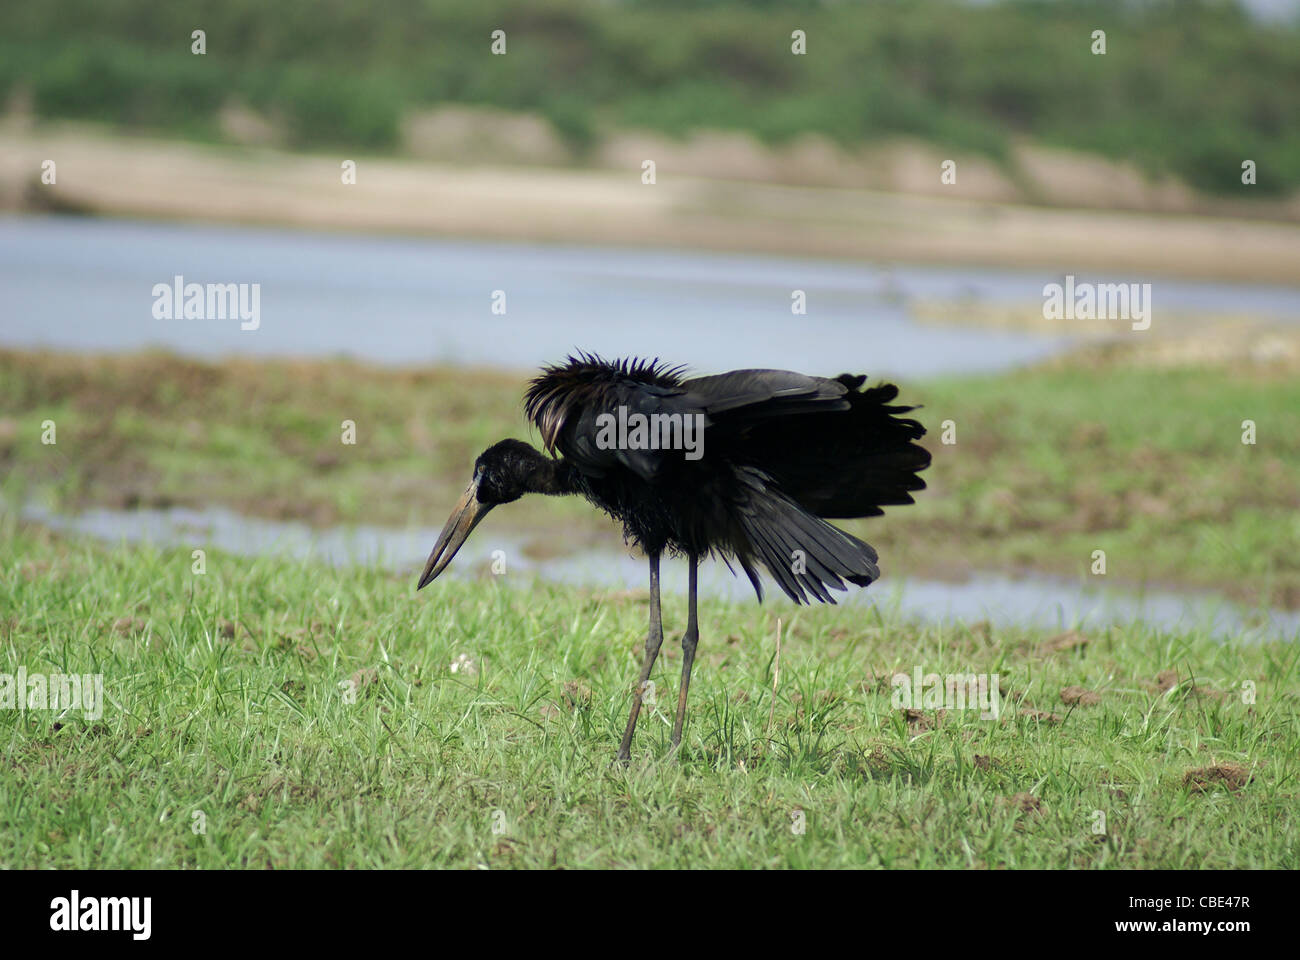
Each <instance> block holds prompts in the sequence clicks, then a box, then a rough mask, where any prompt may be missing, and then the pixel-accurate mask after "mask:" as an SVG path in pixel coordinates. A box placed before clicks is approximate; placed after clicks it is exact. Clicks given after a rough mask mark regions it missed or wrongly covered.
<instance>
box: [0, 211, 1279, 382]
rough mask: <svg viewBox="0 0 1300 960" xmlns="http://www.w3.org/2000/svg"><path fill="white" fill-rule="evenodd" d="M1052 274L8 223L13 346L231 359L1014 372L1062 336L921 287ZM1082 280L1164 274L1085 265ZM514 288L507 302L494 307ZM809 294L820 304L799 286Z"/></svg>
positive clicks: (979, 295)
mask: <svg viewBox="0 0 1300 960" xmlns="http://www.w3.org/2000/svg"><path fill="white" fill-rule="evenodd" d="M177 275H180V276H183V277H184V278H185V280H186V281H187V282H196V283H258V284H260V285H261V286H260V295H261V321H262V322H261V327H260V328H259V329H258V330H256V331H248V332H245V331H241V330H240V329H239V326H240V325H239V322H238V321H237V320H234V321H223V320H160V319H155V318H154V316H153V314H152V307H153V296H152V293H151V291H152V288H153V286H154V284H158V283H164V284H170V283H172V278H173V277H175V276H177ZM1060 279H1061V278H1060V277H1059V276H1054V275H1050V274H1047V273H1044V272H1025V271H1013V270H993V269H977V268H965V267H953V268H949V267H932V266H926V267H919V266H906V265H893V266H884V265H876V264H860V263H851V262H837V261H827V260H812V259H804V260H800V259H788V258H780V257H768V256H758V255H739V254H720V253H705V252H698V251H687V252H683V251H668V250H625V249H597V248H587V247H571V246H537V245H527V244H506V243H484V242H477V241H464V240H433V239H423V238H412V237H375V236H363V235H348V234H312V233H306V232H301V231H294V230H277V229H270V228H251V227H230V226H211V225H185V224H161V223H143V222H131V221H103V220H88V219H79V218H71V217H68V218H64V217H48V218H22V217H0V293H2V294H3V296H2V298H0V299H2V301H3V312H4V322H3V325H2V326H0V346H10V347H35V346H48V347H52V348H55V349H62V350H92V351H104V350H111V351H130V350H139V349H141V348H144V347H149V346H162V347H166V348H168V349H170V350H173V351H175V352H178V353H182V354H190V355H195V356H201V357H217V356H222V355H225V354H235V353H237V354H244V355H251V356H268V355H299V356H312V357H320V356H329V355H334V354H349V355H352V356H355V357H359V358H362V359H365V360H370V361H374V362H379V363H399V364H423V363H431V362H440V363H464V364H476V365H488V366H496V367H506V368H513V369H527V368H532V367H536V366H538V365H540V364H542V363H545V362H552V361H555V360H557V359H561V358H563V357H564V356H565V355H566V354H568V353H569V352H571V351H572V350H573V349H575V348H582V349H585V350H590V351H595V352H598V353H603V354H606V355H608V356H623V355H629V354H635V355H640V356H658V357H662V358H664V359H667V360H671V361H673V362H683V363H689V364H690V365H691V367H692V369H694V370H695V371H697V372H700V373H708V372H717V371H721V370H730V369H735V368H739V367H778V368H785V369H794V370H804V371H807V372H809V373H820V374H827V375H833V374H836V373H841V372H844V371H845V370H846V369H852V370H853V371H856V372H862V373H867V374H870V375H871V376H873V377H874V376H880V375H884V374H891V375H895V376H912V377H915V376H925V375H930V374H937V373H951V372H961V371H990V370H997V369H1004V368H1007V367H1011V366H1016V365H1019V364H1024V363H1027V362H1031V361H1034V360H1038V359H1041V358H1043V357H1045V356H1047V355H1049V354H1051V353H1054V352H1057V351H1059V350H1061V349H1062V348H1064V347H1065V346H1067V345H1068V344H1069V343H1070V340H1069V339H1068V338H1066V337H1062V336H1058V335H1054V334H1047V333H1030V332H1024V331H1013V330H981V329H973V328H969V327H961V326H958V327H935V326H929V325H925V324H918V323H915V322H913V321H912V320H911V319H910V317H909V315H908V303H909V301H911V300H915V299H932V300H933V299H937V300H945V301H946V300H954V301H969V302H972V303H980V302H994V303H1001V302H1006V303H1012V304H1025V303H1037V302H1041V300H1042V289H1043V285H1044V284H1045V283H1049V282H1059V281H1060ZM1078 280H1080V281H1083V280H1093V281H1107V282H1121V281H1123V282H1127V281H1132V280H1142V281H1146V282H1150V281H1152V280H1153V278H1152V277H1128V276H1118V275H1107V276H1091V275H1087V276H1085V275H1083V274H1080V275H1079V277H1078ZM497 290H500V291H503V292H504V294H505V297H506V300H505V305H506V313H505V314H504V315H498V314H494V313H493V312H492V310H491V305H492V297H493V292H494V291H497ZM795 290H802V291H804V292H805V294H806V296H807V313H806V315H802V316H796V315H793V314H792V313H791V294H792V292H793V291H795ZM1154 298H1155V301H1156V308H1157V309H1171V310H1172V309H1178V308H1196V309H1198V310H1224V311H1229V312H1233V313H1250V314H1259V315H1264V316H1276V317H1280V318H1289V319H1300V291H1296V290H1294V289H1290V288H1284V287H1270V286H1263V285H1249V286H1248V285H1234V284H1210V283H1195V282H1191V281H1187V280H1181V279H1160V280H1159V281H1158V282H1157V283H1156V284H1155V292H1154Z"/></svg>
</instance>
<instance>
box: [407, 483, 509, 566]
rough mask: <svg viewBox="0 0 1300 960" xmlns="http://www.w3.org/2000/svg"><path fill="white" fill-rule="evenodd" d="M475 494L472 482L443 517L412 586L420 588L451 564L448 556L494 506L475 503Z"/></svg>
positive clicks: (475, 486) (476, 487)
mask: <svg viewBox="0 0 1300 960" xmlns="http://www.w3.org/2000/svg"><path fill="white" fill-rule="evenodd" d="M477 494H478V482H477V481H474V482H472V483H470V485H469V487H468V488H466V490H465V492H464V493H463V494H462V495H461V498H460V502H459V503H457V504H456V508H455V509H454V510H452V512H451V516H450V517H448V518H447V525H446V526H445V527H443V528H442V533H441V534H439V535H438V542H437V543H435V544H434V545H433V552H432V553H431V554H429V562H428V563H426V564H425V565H424V573H423V574H422V575H421V576H420V582H419V584H418V585H417V586H416V588H415V589H417V590H422V589H424V587H425V586H426V585H428V584H430V583H432V582H433V581H434V580H435V579H436V578H437V576H438V574H440V573H442V571H444V570H446V569H447V564H449V563H451V558H452V557H454V556H456V551H457V550H459V549H460V548H461V546H462V545H463V544H464V543H465V541H466V540H468V539H469V535H470V534H471V533H472V532H473V531H474V528H475V527H477V526H478V523H479V521H480V520H482V519H483V518H484V517H486V516H487V514H488V511H489V510H491V509H492V508H493V507H494V506H496V504H493V503H479V501H478V496H477Z"/></svg>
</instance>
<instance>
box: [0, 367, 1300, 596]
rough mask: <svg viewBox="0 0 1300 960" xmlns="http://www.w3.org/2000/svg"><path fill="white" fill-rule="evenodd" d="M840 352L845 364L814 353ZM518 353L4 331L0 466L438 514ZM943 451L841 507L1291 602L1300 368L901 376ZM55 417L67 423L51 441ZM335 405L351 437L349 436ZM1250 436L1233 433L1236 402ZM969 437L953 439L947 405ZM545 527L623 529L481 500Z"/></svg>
mask: <svg viewBox="0 0 1300 960" xmlns="http://www.w3.org/2000/svg"><path fill="white" fill-rule="evenodd" d="M823 372H826V373H834V372H836V371H823ZM527 376H528V374H517V375H513V374H502V373H482V372H473V371H469V372H466V371H457V370H452V369H432V370H419V371H393V370H387V369H382V368H374V367H366V366H363V365H359V364H352V363H346V362H341V361H321V362H301V363H297V362H284V361H268V362H247V361H241V362H229V363H224V364H210V363H202V362H198V361H192V360H185V359H180V358H176V357H170V356H166V355H160V354H145V355H140V356H127V357H118V356H112V357H98V356H97V357H76V356H61V355H42V354H29V353H20V352H4V351H0V472H3V473H4V474H5V476H6V480H5V483H4V490H5V491H6V492H7V493H8V495H9V497H10V499H11V500H21V499H23V498H27V497H40V498H44V499H48V500H51V501H53V503H54V504H55V505H57V506H60V507H64V508H76V507H80V506H88V505H107V506H119V507H130V506H136V505H141V506H166V505H168V504H185V505H191V506H203V505H207V504H211V503H217V504H222V505H225V506H229V507H232V508H234V509H237V510H240V511H243V512H246V513H254V514H259V515H263V516H270V517H274V518H281V519H303V520H308V521H311V522H315V523H322V524H325V523H336V522H365V523H377V524H405V523H418V524H421V525H425V526H428V525H438V524H441V522H442V521H443V519H444V518H445V516H446V511H447V510H448V508H449V507H450V505H451V503H452V501H453V499H454V497H455V496H456V494H457V493H459V491H460V490H461V489H463V487H464V484H465V482H466V480H467V478H468V476H469V471H470V468H471V465H472V463H473V461H474V457H475V456H477V455H478V453H479V452H481V451H482V450H483V449H485V448H486V447H487V446H489V445H490V444H491V443H493V442H495V441H496V440H499V439H501V438H503V437H508V436H514V437H520V438H524V439H529V438H532V439H533V440H534V442H536V438H535V435H534V434H533V432H532V431H530V429H529V427H528V425H527V423H526V422H525V420H524V417H523V414H522V411H521V409H520V405H519V397H520V396H521V394H522V392H523V387H524V383H525V381H526V379H527ZM903 397H904V398H905V399H907V400H909V401H913V402H920V403H923V404H924V409H923V410H921V411H920V412H919V416H920V417H921V419H922V421H923V422H924V423H925V424H926V426H927V427H928V428H929V430H930V433H929V436H928V437H927V438H926V441H925V442H926V445H927V446H928V448H929V449H930V450H931V451H932V452H933V454H934V458H935V460H934V465H933V467H932V468H931V469H930V470H929V471H927V473H926V474H925V476H926V480H927V482H928V484H929V489H928V490H926V491H924V492H923V493H921V494H920V495H919V497H918V500H917V503H916V505H915V506H909V507H906V508H898V509H891V510H889V511H888V513H887V514H886V516H885V518H884V519H874V520H868V521H865V522H853V523H847V524H845V526H847V527H848V528H849V529H851V530H853V531H854V532H856V533H858V534H860V535H862V536H864V537H866V538H867V539H868V540H869V541H870V542H871V543H872V544H874V545H875V546H876V547H877V548H878V549H879V550H880V552H881V554H882V556H883V558H884V563H885V569H886V572H887V573H894V574H896V573H899V572H908V573H911V574H913V575H920V574H947V573H953V574H963V573H965V572H968V571H971V570H990V569H1003V570H1013V571H1014V570H1019V569H1024V568H1032V569H1036V570H1040V571H1050V572H1055V573H1059V574H1062V575H1067V576H1075V575H1083V576H1088V575H1090V574H1089V571H1090V569H1091V564H1092V555H1093V551H1095V550H1104V551H1105V552H1106V561H1107V574H1106V576H1107V577H1108V578H1109V579H1108V580H1107V581H1105V582H1114V581H1124V582H1128V583H1138V582H1144V581H1154V582H1160V583H1169V584H1181V585H1184V586H1193V587H1212V588H1214V589H1216V590H1220V591H1227V592H1229V593H1231V594H1232V595H1233V596H1234V597H1236V598H1238V599H1240V600H1243V601H1246V602H1250V603H1260V602H1262V603H1271V604H1275V605H1282V606H1289V607H1300V558H1298V557H1297V555H1296V552H1295V549H1294V546H1295V544H1296V543H1297V542H1300V487H1298V486H1297V484H1296V482H1295V478H1296V477H1297V476H1300V379H1298V378H1297V377H1296V376H1295V371H1269V370H1267V369H1250V370H1233V369H1210V368H1206V369H1154V368H1143V367H1140V366H1134V365H1129V364H1125V363H1119V362H1116V363H1099V364H1087V363H1082V362H1081V363H1066V364H1059V365H1052V366H1044V367H1040V368H1036V369H1031V370H1021V371H1012V372H1005V373H1000V374H998V375H996V376H967V377H960V378H950V379H942V380H936V381H927V382H905V383H904V384H903ZM46 419H52V420H54V421H55V423H56V425H57V429H58V434H57V436H58V443H57V444H55V445H53V446H50V445H44V444H42V443H41V423H42V422H43V421H45V420H46ZM345 419H350V420H353V421H355V423H356V425H357V443H356V445H355V446H349V445H345V444H343V443H341V442H340V438H341V424H342V422H343V421H344V420H345ZM1245 419H1251V420H1254V421H1255V422H1256V425H1257V431H1258V435H1257V443H1256V444H1255V445H1253V446H1251V445H1244V444H1242V443H1241V422H1242V421H1243V420H1245ZM948 420H952V421H953V422H954V423H955V425H956V438H955V439H956V442H955V443H954V444H952V445H946V444H944V443H943V442H942V439H943V436H942V433H943V424H944V422H945V421H948ZM489 523H491V524H494V525H502V527H504V526H510V527H512V528H514V529H515V530H516V531H517V532H519V533H520V534H522V535H523V538H524V540H525V541H530V540H531V542H532V544H533V547H534V548H535V549H554V548H553V547H550V546H547V544H548V543H550V542H552V541H553V540H554V537H553V536H552V535H553V534H555V533H557V532H561V531H562V532H563V533H564V534H565V538H566V539H568V540H571V541H573V542H576V543H579V544H597V543H603V544H605V545H607V546H609V545H613V544H615V543H616V542H617V540H618V535H619V534H618V531H617V530H616V529H615V528H614V527H613V526H612V525H611V524H610V523H609V522H608V521H606V520H605V519H604V518H603V517H602V516H600V515H599V514H598V513H597V512H596V511H595V510H593V509H592V508H591V507H589V506H588V505H587V504H585V503H582V502H580V501H577V500H567V499H566V500H556V499H552V498H527V499H525V500H524V501H521V502H520V503H517V504H512V505H511V506H509V507H508V508H504V509H503V510H501V511H498V513H497V514H496V515H494V517H493V518H492V519H491V520H490V521H489Z"/></svg>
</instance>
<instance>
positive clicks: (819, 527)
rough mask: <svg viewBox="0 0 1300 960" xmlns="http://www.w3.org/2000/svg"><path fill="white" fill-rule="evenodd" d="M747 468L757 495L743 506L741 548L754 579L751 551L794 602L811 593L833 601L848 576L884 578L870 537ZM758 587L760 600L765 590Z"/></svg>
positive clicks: (859, 581) (857, 580)
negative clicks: (826, 517)
mask: <svg viewBox="0 0 1300 960" xmlns="http://www.w3.org/2000/svg"><path fill="white" fill-rule="evenodd" d="M743 473H744V474H745V475H746V480H747V481H748V485H749V487H750V488H751V489H753V491H754V493H755V496H753V497H751V498H748V500H747V502H746V503H745V504H744V506H743V508H742V509H741V510H740V512H739V517H740V526H741V533H742V535H743V541H744V542H743V544H740V545H738V548H737V551H736V552H737V554H738V556H739V558H740V563H741V566H742V567H743V568H744V570H745V572H746V573H747V574H748V575H749V578H750V580H751V581H755V580H756V579H757V578H756V577H755V575H754V572H753V566H752V564H751V562H750V561H751V557H752V558H754V559H757V560H758V561H759V562H760V563H762V565H763V566H764V567H766V568H767V570H768V572H769V573H771V575H772V577H773V579H774V580H776V582H777V585H778V586H779V587H780V588H781V590H782V591H783V592H784V593H785V594H786V596H788V597H789V598H790V599H791V600H793V601H795V603H810V602H811V600H810V599H809V597H810V595H811V597H812V598H813V599H817V600H820V601H822V602H823V603H834V602H835V599H834V598H833V597H832V596H831V594H830V590H838V591H841V592H842V591H844V590H847V589H848V588H847V587H846V586H845V584H844V582H845V581H846V580H847V581H848V582H849V583H853V584H856V585H858V586H863V587H865V586H866V585H867V584H869V583H871V582H872V581H874V580H876V579H877V578H879V576H880V568H879V567H878V566H876V561H877V559H878V556H877V554H876V551H875V550H874V549H873V548H872V546H871V545H870V544H869V543H865V542H863V541H862V540H859V539H858V538H857V537H854V536H852V535H851V534H848V533H845V532H844V531H843V530H840V529H839V528H838V527H834V526H832V525H831V524H829V523H827V522H826V521H825V520H823V519H821V518H820V517H816V516H813V515H812V514H811V513H809V512H808V511H807V510H805V509H804V508H803V507H801V506H800V505H799V504H797V503H795V502H794V501H793V500H791V499H790V498H789V497H787V496H785V495H784V494H783V493H781V492H780V491H779V490H778V489H775V488H774V487H773V486H771V485H770V484H769V483H767V482H766V481H765V478H763V477H762V475H761V474H759V473H758V472H757V471H753V470H747V471H744V472H743ZM828 588H829V589H828ZM755 589H756V591H757V592H758V596H759V599H760V600H761V599H762V596H763V594H762V591H761V590H758V587H757V585H756V586H755Z"/></svg>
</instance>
